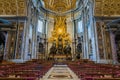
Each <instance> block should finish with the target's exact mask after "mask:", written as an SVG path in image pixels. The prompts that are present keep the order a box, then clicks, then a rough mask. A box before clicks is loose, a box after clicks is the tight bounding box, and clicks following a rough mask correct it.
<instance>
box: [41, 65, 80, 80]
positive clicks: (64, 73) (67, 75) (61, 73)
mask: <svg viewBox="0 0 120 80" xmlns="http://www.w3.org/2000/svg"><path fill="white" fill-rule="evenodd" d="M40 80H80V79H78V77H77V76H76V75H75V74H74V72H73V71H71V70H70V69H69V68H68V67H67V65H54V67H52V68H51V69H50V70H49V71H48V72H47V73H46V74H45V76H44V77H43V78H42V79H40Z"/></svg>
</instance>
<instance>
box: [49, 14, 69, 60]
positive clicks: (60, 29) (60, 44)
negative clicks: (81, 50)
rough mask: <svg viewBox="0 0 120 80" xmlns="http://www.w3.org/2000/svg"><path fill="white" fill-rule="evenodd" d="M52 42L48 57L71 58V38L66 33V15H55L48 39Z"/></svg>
mask: <svg viewBox="0 0 120 80" xmlns="http://www.w3.org/2000/svg"><path fill="white" fill-rule="evenodd" d="M49 42H50V43H52V46H51V48H50V53H49V57H52V58H65V59H67V58H71V46H70V43H71V39H70V34H69V33H67V26H66V17H61V16H57V17H56V18H55V23H54V28H53V31H52V36H51V37H50V39H49Z"/></svg>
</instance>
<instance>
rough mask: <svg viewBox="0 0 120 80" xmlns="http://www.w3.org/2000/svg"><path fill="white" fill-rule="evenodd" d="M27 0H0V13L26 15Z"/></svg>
mask: <svg viewBox="0 0 120 80" xmlns="http://www.w3.org/2000/svg"><path fill="white" fill-rule="evenodd" d="M25 1H26V0H0V15H18V16H25V15H26V12H25V11H26V7H27V6H26V5H25V3H26V2H25Z"/></svg>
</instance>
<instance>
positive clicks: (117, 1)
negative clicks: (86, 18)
mask: <svg viewBox="0 0 120 80" xmlns="http://www.w3.org/2000/svg"><path fill="white" fill-rule="evenodd" d="M95 16H111V17H112V16H113V17H115V16H120V0H95Z"/></svg>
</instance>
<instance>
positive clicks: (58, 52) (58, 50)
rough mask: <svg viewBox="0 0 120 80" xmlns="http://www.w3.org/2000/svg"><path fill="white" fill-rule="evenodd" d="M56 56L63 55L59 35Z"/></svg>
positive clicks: (61, 41)
mask: <svg viewBox="0 0 120 80" xmlns="http://www.w3.org/2000/svg"><path fill="white" fill-rule="evenodd" d="M57 54H63V40H62V36H61V35H59V37H58V48H57Z"/></svg>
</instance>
